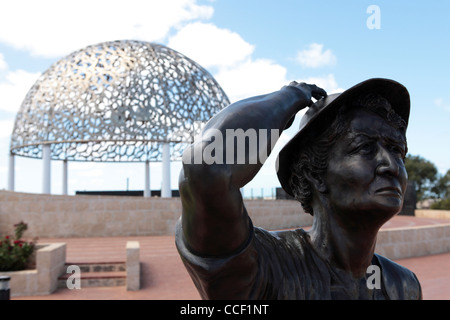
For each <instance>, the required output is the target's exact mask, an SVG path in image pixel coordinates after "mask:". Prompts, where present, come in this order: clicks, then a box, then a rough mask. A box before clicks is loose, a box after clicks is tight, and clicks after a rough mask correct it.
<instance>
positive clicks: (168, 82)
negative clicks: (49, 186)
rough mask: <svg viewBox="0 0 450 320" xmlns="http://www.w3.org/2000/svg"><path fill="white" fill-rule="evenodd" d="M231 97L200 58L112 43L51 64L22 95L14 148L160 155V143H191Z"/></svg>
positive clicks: (63, 155)
mask: <svg viewBox="0 0 450 320" xmlns="http://www.w3.org/2000/svg"><path fill="white" fill-rule="evenodd" d="M228 104H229V100H228V98H227V96H226V94H225V93H224V91H223V90H222V88H221V87H220V86H219V84H218V83H217V82H216V81H215V79H214V78H213V77H212V76H211V75H210V74H209V73H208V72H207V71H206V70H205V69H204V68H202V67H201V66H200V65H199V64H197V63H196V62H194V61H193V60H191V59H189V58H188V57H186V56H184V55H183V54H181V53H179V52H177V51H175V50H172V49H170V48H168V47H166V46H163V45H159V44H154V43H147V42H142V41H131V40H125V41H113V42H104V43H100V44H96V45H91V46H88V47H86V48H84V49H81V50H78V51H76V52H73V53H72V54H70V55H68V56H67V57H65V58H63V59H61V60H59V61H57V62H56V63H54V64H53V65H52V66H51V67H50V68H49V69H48V70H47V71H45V72H44V73H43V74H42V75H41V76H40V78H39V79H38V80H37V81H36V83H35V84H34V85H33V86H32V88H31V89H30V90H29V92H28V94H27V95H26V97H25V99H24V101H23V103H22V105H21V107H20V110H19V112H18V114H17V116H16V121H15V125H14V129H13V133H12V136H11V153H12V154H14V155H19V156H25V157H31V158H42V150H43V146H44V145H50V147H51V159H52V160H68V161H102V162H103V161H106V162H108V161H110V162H134V161H138V162H143V161H160V160H161V154H162V151H161V145H162V143H171V145H172V147H173V148H172V152H171V155H172V156H171V158H172V160H175V159H178V158H179V157H180V156H181V152H182V149H183V148H182V147H180V146H179V147H178V148H177V144H179V143H186V142H191V141H190V140H191V138H192V137H193V136H194V135H195V134H196V133H197V132H196V130H197V131H198V127H199V126H198V123H199V122H205V121H207V120H209V119H210V118H211V117H212V115H214V114H215V113H217V112H218V111H219V110H220V109H222V108H223V107H224V106H226V105H228Z"/></svg>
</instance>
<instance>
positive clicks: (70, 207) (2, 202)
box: [0, 191, 312, 238]
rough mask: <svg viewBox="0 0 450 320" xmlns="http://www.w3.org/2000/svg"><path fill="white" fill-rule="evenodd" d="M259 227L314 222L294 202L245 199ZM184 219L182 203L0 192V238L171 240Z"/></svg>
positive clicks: (295, 225) (170, 199) (301, 224)
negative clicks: (19, 228) (17, 228)
mask: <svg viewBox="0 0 450 320" xmlns="http://www.w3.org/2000/svg"><path fill="white" fill-rule="evenodd" d="M245 205H246V208H247V211H248V212H249V214H250V216H251V217H252V220H253V223H254V225H255V226H260V227H264V228H268V229H284V228H291V227H301V226H307V225H310V224H311V223H312V217H311V216H310V215H309V214H305V213H304V212H303V210H302V207H301V205H300V204H299V203H298V202H297V201H292V200H262V199H258V200H246V201H245ZM180 215H181V202H180V199H179V198H143V197H120V196H82V195H77V196H60V195H43V194H29V193H17V192H10V191H0V235H6V234H13V233H14V224H16V223H18V222H20V221H24V222H25V223H27V224H28V230H27V231H26V233H25V236H26V237H27V238H34V237H39V238H64V237H106V236H110V237H111V236H146V235H170V234H174V232H175V223H176V221H177V220H178V219H179V217H180Z"/></svg>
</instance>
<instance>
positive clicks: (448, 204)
mask: <svg viewBox="0 0 450 320" xmlns="http://www.w3.org/2000/svg"><path fill="white" fill-rule="evenodd" d="M430 208H431V209H435V210H450V198H448V199H444V200H441V201H438V202H435V203H433V204H432V205H431V206H430Z"/></svg>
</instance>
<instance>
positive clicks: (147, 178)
mask: <svg viewBox="0 0 450 320" xmlns="http://www.w3.org/2000/svg"><path fill="white" fill-rule="evenodd" d="M150 196H151V192H150V161H148V160H147V161H145V187H144V197H145V198H149V197H150Z"/></svg>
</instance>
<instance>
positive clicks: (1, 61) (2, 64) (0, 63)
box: [0, 53, 8, 71]
mask: <svg viewBox="0 0 450 320" xmlns="http://www.w3.org/2000/svg"><path fill="white" fill-rule="evenodd" d="M7 68H8V64H7V63H6V61H5V57H4V56H3V54H2V53H0V71H1V70H6V69H7Z"/></svg>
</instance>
